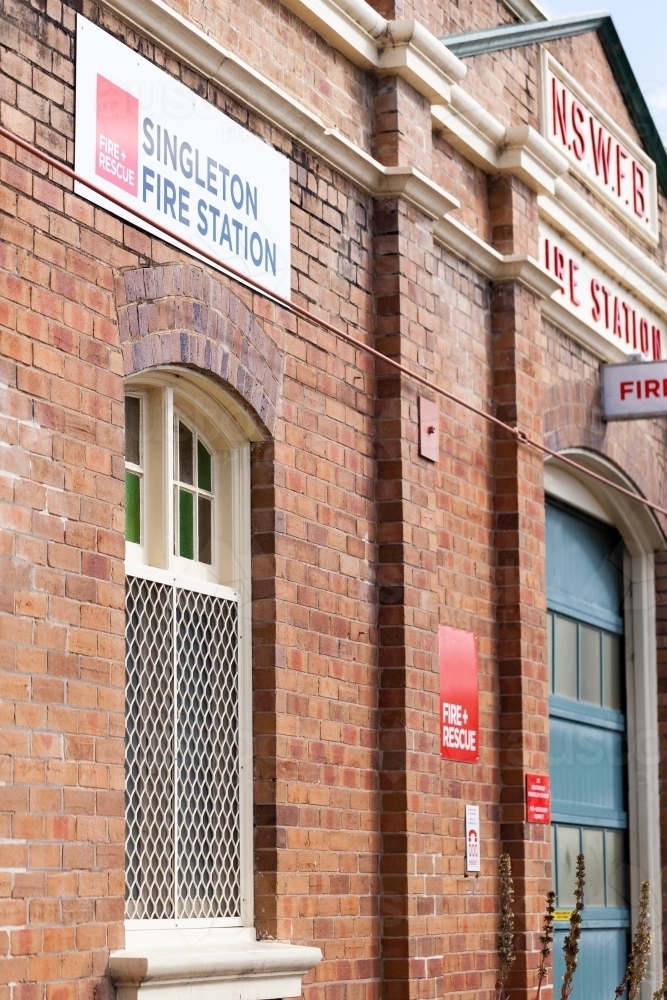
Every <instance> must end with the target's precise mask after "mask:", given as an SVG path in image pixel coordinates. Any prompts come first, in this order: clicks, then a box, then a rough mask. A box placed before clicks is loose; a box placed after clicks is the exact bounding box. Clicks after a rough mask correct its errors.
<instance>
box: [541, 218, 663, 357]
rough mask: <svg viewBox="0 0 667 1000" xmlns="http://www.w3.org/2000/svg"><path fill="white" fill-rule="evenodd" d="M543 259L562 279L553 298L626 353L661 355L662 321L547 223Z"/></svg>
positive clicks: (543, 242)
mask: <svg viewBox="0 0 667 1000" xmlns="http://www.w3.org/2000/svg"><path fill="white" fill-rule="evenodd" d="M540 261H541V262H542V264H543V265H544V266H545V267H546V269H547V271H550V272H551V274H553V276H554V277H555V278H558V280H559V281H562V282H563V288H562V290H561V291H558V292H554V294H553V296H552V298H553V299H554V301H555V302H558V303H560V304H561V305H562V306H563V307H564V308H565V309H567V310H568V312H571V313H572V314H573V315H574V316H576V317H577V318H578V319H580V320H581V321H582V322H583V323H585V324H586V325H587V326H589V327H590V328H591V329H592V330H595V331H596V332H597V333H599V334H600V336H601V337H604V338H605V340H608V341H610V342H611V343H613V344H615V346H616V347H618V348H620V350H621V351H623V352H624V353H625V354H637V353H638V352H641V353H642V354H644V355H645V356H646V357H648V358H652V359H653V360H658V359H660V358H661V357H662V352H663V349H664V345H665V340H664V331H663V326H664V324H663V322H662V320H661V319H660V318H659V317H658V316H657V315H656V314H655V313H654V312H652V311H650V310H649V309H648V308H647V307H646V306H645V305H644V304H643V303H642V302H640V301H639V299H637V298H635V296H634V295H631V294H630V293H629V292H627V291H626V290H625V289H624V288H622V287H621V285H619V284H618V282H616V281H614V280H613V279H612V278H610V277H609V276H608V275H607V274H605V273H604V271H601V270H600V269H599V268H598V267H596V266H595V264H593V263H592V262H591V261H590V260H588V258H587V257H584V255H583V254H581V253H580V252H579V251H578V250H576V249H575V248H574V247H573V246H572V244H571V243H568V241H567V240H566V239H564V237H562V236H561V235H560V234H559V233H557V232H556V230H555V229H552V228H551V227H550V226H547V225H546V224H545V223H543V222H540Z"/></svg>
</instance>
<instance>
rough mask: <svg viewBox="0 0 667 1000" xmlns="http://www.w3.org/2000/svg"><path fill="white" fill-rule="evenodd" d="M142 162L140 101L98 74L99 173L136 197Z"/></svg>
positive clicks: (97, 172) (97, 171) (97, 147)
mask: <svg viewBox="0 0 667 1000" xmlns="http://www.w3.org/2000/svg"><path fill="white" fill-rule="evenodd" d="M138 158H139V101H138V100H137V98H136V97H133V96H132V94H128V92H127V91H126V90H122V89H121V88H120V87H117V86H116V84H115V83H111V81H110V80H106V79H105V78H104V77H103V76H100V74H99V73H98V74H97V140H96V148H95V173H96V174H97V175H98V177H103V178H104V179H105V180H107V181H109V182H110V183H111V184H115V185H116V187H119V188H122V189H123V191H128V192H129V194H133V195H135V196H136V194H137V185H138V179H137V162H138Z"/></svg>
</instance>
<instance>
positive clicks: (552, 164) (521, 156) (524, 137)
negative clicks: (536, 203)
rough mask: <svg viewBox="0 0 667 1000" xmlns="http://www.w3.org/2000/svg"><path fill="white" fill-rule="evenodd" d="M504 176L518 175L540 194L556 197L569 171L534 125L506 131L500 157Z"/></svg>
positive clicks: (555, 150) (499, 167)
mask: <svg viewBox="0 0 667 1000" xmlns="http://www.w3.org/2000/svg"><path fill="white" fill-rule="evenodd" d="M498 170H499V172H500V173H501V174H514V176H515V177H519V178H520V179H521V180H522V181H523V182H524V184H525V185H526V186H527V187H529V188H531V189H532V190H533V191H535V192H536V193H537V194H555V192H556V179H557V178H558V177H560V175H561V174H564V173H565V172H566V170H567V161H566V159H565V157H564V156H562V155H561V154H560V153H559V152H558V150H557V149H554V148H553V146H552V145H551V143H549V142H547V140H546V139H545V138H544V137H543V136H541V135H540V133H539V132H538V131H537V130H536V129H534V128H532V126H530V125H513V126H512V127H511V128H507V129H505V138H504V142H503V146H502V149H501V150H500V151H499V156H498Z"/></svg>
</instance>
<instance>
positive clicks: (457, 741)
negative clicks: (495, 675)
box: [439, 625, 479, 763]
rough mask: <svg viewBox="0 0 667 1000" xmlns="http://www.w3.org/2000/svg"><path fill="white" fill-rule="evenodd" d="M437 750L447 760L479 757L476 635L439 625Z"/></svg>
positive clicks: (474, 759) (468, 759)
mask: <svg viewBox="0 0 667 1000" xmlns="http://www.w3.org/2000/svg"><path fill="white" fill-rule="evenodd" d="M439 641H440V728H441V743H440V752H441V755H442V757H444V758H445V759H447V760H462V761H469V762H473V763H474V762H476V761H478V760H479V679H478V665H477V637H476V636H474V635H473V634H472V633H471V632H463V631H461V629H455V628H449V627H448V626H446V625H441V626H440V631H439Z"/></svg>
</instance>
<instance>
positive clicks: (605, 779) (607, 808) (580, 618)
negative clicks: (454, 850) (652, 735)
mask: <svg viewBox="0 0 667 1000" xmlns="http://www.w3.org/2000/svg"><path fill="white" fill-rule="evenodd" d="M623 593H624V586H623V543H622V540H621V537H620V535H619V534H618V532H617V531H615V530H614V529H613V528H612V527H610V526H609V525H606V524H603V523H602V522H600V521H596V520H593V519H592V518H587V517H585V516H583V515H582V514H579V513H578V512H577V511H575V510H573V509H572V508H569V507H566V506H564V505H561V504H557V503H555V502H554V503H551V502H550V503H549V504H548V505H547V602H548V609H549V614H548V628H549V631H548V644H549V668H550V677H551V696H550V700H549V715H550V742H551V762H550V769H551V789H552V824H553V825H552V857H553V859H554V865H553V869H554V888H555V890H556V893H557V906H558V909H560V910H567V909H571V907H572V905H573V888H574V879H575V865H576V857H577V854H579V852H583V853H584V855H585V856H586V890H585V902H586V909H585V914H584V923H583V933H582V938H581V956H580V965H579V969H578V970H577V974H576V977H575V992H574V995H575V996H578V997H581V998H582V1000H584V998H585V1000H608V998H609V997H613V995H614V989H615V988H616V986H617V985H618V983H619V982H620V980H621V977H622V975H623V970H624V968H625V964H626V961H627V951H628V927H629V908H628V885H627V882H628V865H627V858H628V836H627V830H628V813H627V798H628V796H627V773H626V770H627V769H626V717H625V678H624V673H625V672H624V658H623ZM566 933H567V924H566V923H565V922H562V921H561V922H558V923H557V924H556V939H555V949H554V972H555V984H556V989H555V995H560V981H561V977H562V975H563V972H564V965H563V955H562V945H563V940H564V937H565V934H566Z"/></svg>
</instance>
